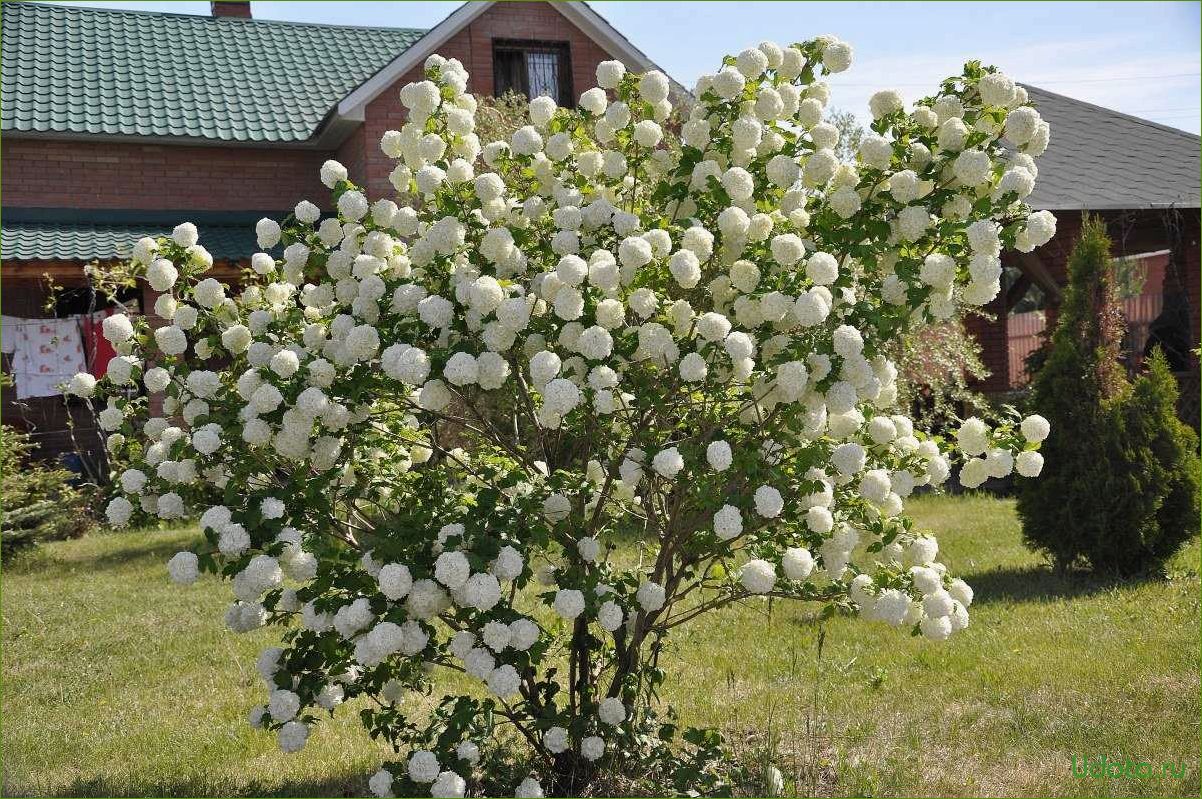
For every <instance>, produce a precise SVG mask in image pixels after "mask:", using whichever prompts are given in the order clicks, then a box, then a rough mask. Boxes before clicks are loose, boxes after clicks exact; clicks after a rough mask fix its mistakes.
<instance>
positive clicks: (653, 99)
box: [598, 67, 669, 105]
mask: <svg viewBox="0 0 1202 799" xmlns="http://www.w3.org/2000/svg"><path fill="white" fill-rule="evenodd" d="M598 70H600V67H598ZM598 85H601V84H600V82H598ZM607 88H608V87H607ZM668 88H669V87H668V76H667V75H665V74H664V73H662V72H660V71H659V70H655V69H653V70H650V71H648V72H644V73H643V75H642V77H640V78H639V94H640V95H642V97H643V99H644V100H646V101H647V102H649V103H651V104H652V105H654V104H656V103H662V102H663V101H664V100H667V99H668Z"/></svg>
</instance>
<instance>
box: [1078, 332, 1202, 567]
mask: <svg viewBox="0 0 1202 799" xmlns="http://www.w3.org/2000/svg"><path fill="white" fill-rule="evenodd" d="M1177 393H1178V390H1177V379H1176V378H1175V377H1173V373H1172V371H1171V370H1170V369H1169V364H1168V360H1167V359H1166V358H1165V356H1164V352H1163V351H1162V350H1161V349H1160V348H1159V347H1157V348H1156V350H1155V351H1154V352H1153V353H1152V357H1151V358H1150V359H1149V361H1148V364H1147V371H1146V372H1145V373H1144V374H1143V375H1141V376H1140V377H1139V378H1138V379H1137V380H1136V381H1135V385H1134V387H1133V388H1132V389H1131V391H1130V392H1129V393H1128V394H1126V395H1125V396H1123V397H1122V398H1121V400H1120V401H1118V402H1116V403H1114V407H1113V408H1112V410H1111V413H1110V418H1111V420H1112V426H1113V431H1114V432H1113V435H1112V436H1111V437H1110V443H1111V447H1112V449H1111V453H1110V457H1109V464H1110V468H1111V469H1112V470H1113V480H1112V486H1111V491H1112V492H1113V494H1112V496H1113V497H1114V498H1115V499H1116V501H1115V502H1113V503H1111V504H1112V509H1113V516H1112V518H1111V529H1110V531H1109V535H1108V536H1107V537H1106V538H1105V539H1102V540H1099V541H1097V542H1095V544H1094V547H1093V548H1092V549H1091V551H1089V552H1087V553H1086V557H1087V558H1088V559H1089V560H1090V562H1091V563H1093V564H1094V565H1095V566H1098V567H1101V568H1106V569H1110V570H1113V571H1118V572H1135V571H1140V570H1143V569H1146V568H1148V567H1150V566H1154V565H1158V564H1160V563H1162V562H1163V561H1164V560H1165V559H1167V558H1169V557H1170V556H1172V555H1173V553H1175V552H1176V551H1177V550H1178V549H1179V548H1180V547H1181V545H1182V544H1183V543H1184V542H1185V541H1187V540H1189V539H1190V537H1192V536H1194V535H1197V534H1198V512H1199V506H1198V493H1199V488H1198V485H1199V479H1200V478H1199V462H1198V436H1197V434H1195V433H1194V430H1193V428H1192V427H1190V426H1189V425H1187V424H1185V423H1184V422H1182V421H1181V420H1180V419H1179V418H1178V417H1177Z"/></svg>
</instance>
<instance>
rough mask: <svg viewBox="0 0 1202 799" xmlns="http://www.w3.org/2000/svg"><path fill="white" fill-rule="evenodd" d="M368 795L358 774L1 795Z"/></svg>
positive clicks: (84, 786)
mask: <svg viewBox="0 0 1202 799" xmlns="http://www.w3.org/2000/svg"><path fill="white" fill-rule="evenodd" d="M368 794H370V792H369V791H368V790H367V786H366V784H365V783H364V779H363V775H362V774H360V773H353V774H352V773H349V772H348V773H347V774H343V775H335V776H331V777H329V778H327V779H324V780H296V781H288V780H283V781H281V782H263V781H260V780H249V781H247V782H245V783H242V784H230V783H229V782H227V781H223V780H214V781H212V782H210V781H207V780H205V779H204V777H198V778H193V779H188V778H183V779H179V780H161V781H159V780H139V779H130V780H120V779H114V778H112V777H95V778H91V779H79V780H76V781H75V782H73V783H71V784H70V785H67V786H61V787H59V788H56V789H52V790H45V789H40V788H38V787H36V786H27V785H19V784H18V785H12V784H9V785H5V786H4V796H113V797H133V796H164V797H166V796H308V797H344V796H365V795H368Z"/></svg>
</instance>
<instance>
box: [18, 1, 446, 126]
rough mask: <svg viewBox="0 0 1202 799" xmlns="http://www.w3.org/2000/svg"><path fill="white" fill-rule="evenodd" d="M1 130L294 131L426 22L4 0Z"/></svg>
mask: <svg viewBox="0 0 1202 799" xmlns="http://www.w3.org/2000/svg"><path fill="white" fill-rule="evenodd" d="M0 22H2V26H3V28H2V31H0V130H2V131H4V132H5V133H8V132H23V133H25V132H27V133H54V134H64V135H80V134H99V135H108V136H157V137H161V136H169V137H187V138H192V139H210V140H213V141H226V142H303V141H306V140H308V139H310V138H312V137H313V136H314V135H315V134H316V133H317V132H318V130H319V128H320V127H321V125H322V122H323V121H324V120H325V119H326V117H327V116H328V115H329V114H330V113H331V112H332V111H333V109H334V108H335V107H336V106H337V105H338V101H339V100H341V99H342V98H343V97H345V96H346V95H347V94H349V93H350V92H351V91H352V90H353V89H355V88H356V87H357V86H358V85H359V84H361V83H362V82H363V81H365V80H367V79H368V78H370V77H371V76H372V75H374V74H375V73H376V72H378V71H379V70H380V69H382V68H383V67H384V66H385V65H387V64H388V63H389V62H391V61H392V60H393V59H394V58H396V57H397V56H398V55H399V54H401V53H402V52H404V51H405V50H406V49H408V48H409V47H410V46H411V45H412V44H413V43H414V42H416V41H417V40H418V39H420V38H421V37H422V35H423V34H424V33H425V31H421V30H414V29H405V28H363V27H349V26H339V25H310V24H300V23H291V22H273V21H268V20H251V19H239V18H230V17H202V16H194V15H187V14H161V13H148V12H135V11H120V10H116V9H96V8H71V7H68V6H57V5H44V4H39V3H28V2H19V3H7V2H6V3H4V4H3V6H2V8H0Z"/></svg>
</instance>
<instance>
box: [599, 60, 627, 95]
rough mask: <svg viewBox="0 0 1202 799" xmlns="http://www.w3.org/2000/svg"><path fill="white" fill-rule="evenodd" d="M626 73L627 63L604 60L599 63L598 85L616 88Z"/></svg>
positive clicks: (604, 87)
mask: <svg viewBox="0 0 1202 799" xmlns="http://www.w3.org/2000/svg"><path fill="white" fill-rule="evenodd" d="M625 75H626V65H625V64H623V63H622V62H621V61H602V62H601V63H600V64H597V85H598V86H600V87H601V88H602V89H616V88H618V84H619V83H621V82H622V78H623V77H624V76H625Z"/></svg>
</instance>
